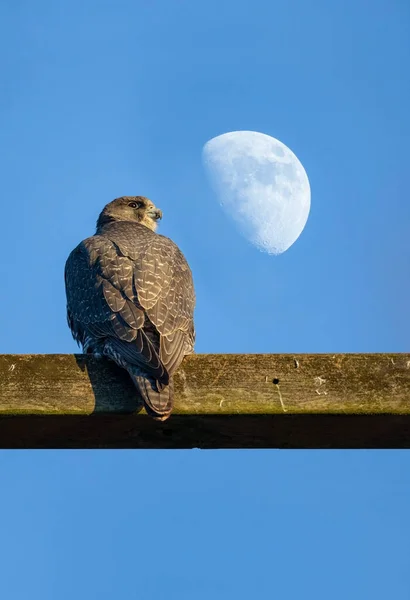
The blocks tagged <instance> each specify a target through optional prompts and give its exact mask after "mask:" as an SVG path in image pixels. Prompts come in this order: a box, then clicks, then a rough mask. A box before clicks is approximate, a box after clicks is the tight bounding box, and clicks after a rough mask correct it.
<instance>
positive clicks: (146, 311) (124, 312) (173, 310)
mask: <svg viewBox="0 0 410 600" xmlns="http://www.w3.org/2000/svg"><path fill="white" fill-rule="evenodd" d="M134 205H136V207H134ZM161 216H162V213H161V212H160V211H158V209H156V208H155V207H154V206H153V204H152V202H151V201H150V200H148V199H147V198H144V197H142V196H136V197H133V196H131V197H129V196H126V197H122V198H117V199H116V200H114V201H113V202H111V203H110V204H108V205H107V206H106V207H105V208H104V210H103V211H102V213H101V215H100V217H99V219H98V221H97V231H96V234H95V235H94V236H92V237H89V238H87V239H86V240H84V241H83V242H81V243H80V244H79V245H78V246H77V247H76V248H75V249H74V250H73V251H72V252H71V254H70V255H69V257H68V259H67V262H66V267H65V284H66V294H67V319H68V324H69V326H70V329H71V331H72V334H73V337H74V338H75V340H76V341H77V342H78V343H79V344H81V345H82V346H83V348H84V351H85V352H92V353H94V354H98V355H104V356H107V357H109V358H110V359H112V360H114V361H115V362H116V363H117V364H118V365H119V366H120V367H123V368H124V369H126V370H127V371H128V373H129V374H130V376H131V378H132V380H133V382H134V384H135V386H136V389H137V390H138V392H139V394H140V396H141V398H142V400H143V401H144V404H145V407H146V409H147V411H148V412H149V413H150V414H151V415H152V416H154V417H155V418H157V419H161V420H163V419H166V418H167V417H168V416H169V415H170V413H171V410H172V404H173V381H172V375H173V373H174V372H175V370H176V369H177V368H178V366H179V365H180V363H181V361H182V359H183V357H184V356H185V355H186V354H190V353H192V352H193V347H194V341H195V331H194V323H193V311H194V306H195V292H194V287H193V281H192V274H191V270H190V268H189V266H188V264H187V262H186V260H185V258H184V256H183V254H182V252H181V251H180V250H179V248H178V247H177V246H176V244H174V242H172V241H171V240H170V239H169V238H167V237H165V236H162V235H159V234H157V233H155V232H154V231H155V226H156V220H157V219H158V218H160V217H161Z"/></svg>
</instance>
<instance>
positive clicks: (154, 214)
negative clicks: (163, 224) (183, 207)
mask: <svg viewBox="0 0 410 600" xmlns="http://www.w3.org/2000/svg"><path fill="white" fill-rule="evenodd" d="M147 215H148V216H149V217H151V219H155V221H158V220H159V219H162V210H159V208H151V210H148V211H147Z"/></svg>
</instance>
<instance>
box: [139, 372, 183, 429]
mask: <svg viewBox="0 0 410 600" xmlns="http://www.w3.org/2000/svg"><path fill="white" fill-rule="evenodd" d="M128 372H129V374H130V376H131V379H132V381H133V383H134V385H135V387H136V388H137V390H138V392H139V393H140V395H141V397H142V400H143V402H144V405H145V409H146V411H147V413H148V414H149V415H150V416H151V417H153V418H154V419H156V420H157V421H165V419H168V417H169V416H170V414H171V412H172V407H173V404H174V382H173V379H172V377H170V378H169V384H168V385H162V384H160V383H159V382H157V381H155V380H154V379H150V378H147V377H146V376H144V375H138V374H135V373H132V372H130V371H128Z"/></svg>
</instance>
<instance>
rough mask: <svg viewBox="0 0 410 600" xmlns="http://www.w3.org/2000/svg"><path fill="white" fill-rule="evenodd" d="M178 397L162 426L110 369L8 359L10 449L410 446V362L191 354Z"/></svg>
mask: <svg viewBox="0 0 410 600" xmlns="http://www.w3.org/2000/svg"><path fill="white" fill-rule="evenodd" d="M175 396H176V397H175V409H174V413H173V416H172V417H171V418H170V419H169V420H168V421H166V422H165V423H158V422H155V421H153V420H152V419H151V418H150V417H148V416H147V415H146V414H145V411H143V410H142V411H140V409H141V407H140V406H139V404H138V403H137V400H136V394H135V391H134V388H133V386H132V384H131V381H130V379H129V378H128V376H127V374H126V373H125V372H124V371H122V370H121V369H119V368H117V367H116V366H115V365H114V364H112V363H111V362H109V361H107V360H105V359H100V360H97V359H95V358H92V357H89V356H83V355H0V447H1V448H193V447H199V448H278V447H279V448H409V447H410V354H333V355H330V354H326V355H323V354H322V355H320V354H313V355H307V354H305V355H275V354H251V355H239V354H238V355H236V354H230V355H215V354H208V355H193V356H190V357H187V358H186V359H185V360H184V362H183V364H182V366H181V367H180V369H179V371H178V373H177V374H176V377H175ZM139 411H140V412H139Z"/></svg>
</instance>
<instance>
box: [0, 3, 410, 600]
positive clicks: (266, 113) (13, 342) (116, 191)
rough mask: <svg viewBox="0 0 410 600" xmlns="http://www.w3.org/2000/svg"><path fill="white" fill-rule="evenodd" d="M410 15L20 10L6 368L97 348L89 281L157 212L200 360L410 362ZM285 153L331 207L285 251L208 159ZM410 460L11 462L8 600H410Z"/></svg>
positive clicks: (2, 583) (86, 457)
mask: <svg viewBox="0 0 410 600" xmlns="http://www.w3.org/2000/svg"><path fill="white" fill-rule="evenodd" d="M409 28H410V8H409V5H408V3H407V2H405V0H401V1H399V0H374V1H372V2H370V1H365V0H346V1H344V2H325V1H324V0H321V1H319V0H312V1H310V2H307V1H306V0H289V1H286V2H285V1H282V2H276V1H274V0H252V1H250V0H247V1H241V0H206V1H203V0H185V1H183V0H174V1H172V0H144V1H141V0H111V1H105V0H98V1H97V0H94V1H91V0H81V1H80V0H70V1H68V0H67V1H65V2H62V1H61V0H47V1H45V0H36V2H32V1H29V0H25V1H23V0H3V1H2V2H1V3H0V33H1V35H0V56H1V58H0V61H1V93H0V139H1V142H0V144H1V145H0V148H1V151H2V152H1V162H0V169H1V182H2V199H1V225H2V228H1V230H2V241H3V253H2V258H1V259H0V276H1V282H2V288H1V289H2V293H1V294H0V333H1V338H0V352H4V353H41V352H46V353H47V352H57V353H69V352H75V351H76V350H77V347H76V345H75V344H74V342H73V340H72V339H71V334H70V332H69V330H68V328H67V326H66V322H65V295H64V287H63V269H64V262H65V259H66V257H67V255H68V253H69V252H70V250H71V249H72V248H73V247H74V245H76V244H77V243H78V242H79V241H80V240H81V239H83V238H84V237H86V236H88V235H90V234H92V233H93V231H94V224H95V220H96V217H97V215H98V212H99V211H100V209H101V208H102V206H103V205H104V204H105V203H106V202H108V201H110V200H111V199H113V198H115V197H117V196H119V195H123V194H127V195H132V194H142V195H147V196H149V197H151V198H152V200H154V202H156V203H157V205H158V206H159V207H160V208H162V209H163V211H164V219H163V221H162V223H161V229H160V231H161V233H164V234H165V235H168V236H170V237H171V238H172V239H173V240H175V241H176V242H177V243H178V244H179V245H180V247H181V248H182V250H183V251H184V253H185V254H186V256H187V258H188V260H189V262H190V264H191V266H192V269H193V272H194V278H195V283H196V288H197V295H198V303H197V311H196V326H197V346H196V349H197V351H198V352H345V351H346V352H393V351H406V350H409V345H408V340H409V335H410V324H409V319H408V307H409V293H410V286H409V279H408V266H409V261H410V236H409V235H408V228H409V222H410V204H409V201H408V174H407V173H408V164H409V139H410V118H409V106H410V78H409V76H408V72H409V68H410V60H409V59H410V38H409V35H408V32H409ZM239 129H247V130H255V131H261V132H263V133H266V134H269V135H272V136H274V137H276V138H278V139H280V140H281V141H282V142H284V143H285V144H287V145H288V146H289V147H290V148H291V149H292V150H293V151H294V152H295V153H296V155H297V156H298V157H299V159H300V160H301V161H302V163H303V165H304V167H305V169H306V171H307V173H308V176H309V179H310V184H311V189H312V209H311V213H310V217H309V220H308V223H307V226H306V228H305V230H304V232H303V234H302V235H301V237H300V238H299V240H298V241H297V242H296V243H295V244H294V246H292V247H291V248H290V250H288V251H287V252H286V253H285V254H283V255H281V256H279V257H276V258H275V257H270V256H268V255H263V254H261V253H259V252H258V251H257V250H256V249H254V248H253V247H252V246H250V245H249V244H248V243H247V242H246V241H245V240H244V239H243V238H242V237H240V236H239V234H238V233H237V231H236V229H235V228H234V227H233V226H232V224H231V222H230V221H229V220H228V219H227V218H226V216H225V215H224V213H223V212H222V211H221V209H220V208H219V206H218V204H217V202H216V200H215V198H214V197H213V195H212V192H211V190H210V189H209V186H208V184H207V181H206V177H205V174H204V172H203V169H202V165H201V150H202V146H203V144H204V143H205V142H206V141H207V140H208V139H209V138H211V137H213V136H215V135H219V134H221V133H225V132H227V131H232V130H239ZM409 502H410V455H409V453H405V452H364V451H362V452H283V451H282V452H279V451H266V452H262V451H260V452H259V451H254V452H252V451H247V452H245V451H242V452H239V451H236V452H228V451H226V452H224V451H218V452H200V451H191V452H188V451H187V452H176V451H175V452H160V451H155V452H141V451H139V452H120V451H118V452H108V451H107V452H51V451H50V452H31V453H30V452H10V453H8V452H3V453H1V454H0V511H1V513H0V514H2V515H3V524H2V527H1V530H2V531H1V534H0V564H1V566H2V569H1V571H2V575H1V578H0V596H1V597H4V598H7V600H20V599H22V600H25V599H26V598H34V599H35V600H37V598H38V599H41V600H48V599H50V600H51V599H54V598H59V599H63V600H64V599H66V598H67V599H68V598H70V600H71V598H73V597H75V598H79V599H82V598H87V600H88V599H93V598H96V599H98V600H105V599H107V600H108V599H111V598H117V597H118V598H127V599H128V598H141V599H143V600H150V599H151V598H152V599H161V598H167V599H173V598H176V599H179V598H181V599H182V598H196V599H202V598H204V599H205V598H206V599H208V598H221V599H222V598H223V599H225V598H237V599H238V600H242V599H248V598H250V597H253V596H254V597H258V598H277V597H278V598H281V599H284V600H288V599H289V600H293V599H299V598H314V599H315V600H328V598H332V599H333V600H338V599H339V598H340V599H343V600H344V599H345V598H347V597H348V598H350V599H353V600H356V599H357V600H359V599H360V600H362V599H363V598H372V599H375V600H378V599H380V600H381V599H383V600H384V599H385V598H387V597H391V598H394V599H395V600H401V599H403V600H404V599H406V600H408V598H409V597H410V580H409V575H408V573H409V572H410V553H409V549H408V539H409V535H410V516H409V510H408V506H409Z"/></svg>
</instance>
